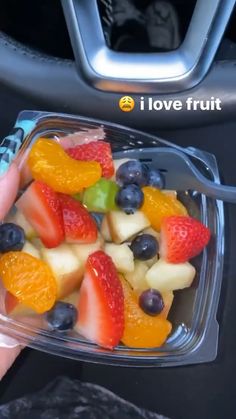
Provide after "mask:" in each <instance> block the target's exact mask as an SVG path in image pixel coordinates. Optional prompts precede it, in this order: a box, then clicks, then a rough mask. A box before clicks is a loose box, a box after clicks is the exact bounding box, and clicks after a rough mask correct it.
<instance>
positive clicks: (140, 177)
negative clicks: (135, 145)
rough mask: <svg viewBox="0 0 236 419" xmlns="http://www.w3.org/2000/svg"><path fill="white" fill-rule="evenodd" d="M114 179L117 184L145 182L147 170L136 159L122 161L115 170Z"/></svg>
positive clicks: (139, 183) (142, 183) (139, 184)
mask: <svg viewBox="0 0 236 419" xmlns="http://www.w3.org/2000/svg"><path fill="white" fill-rule="evenodd" d="M116 181H117V183H118V185H119V186H124V185H130V184H135V185H138V186H145V185H146V184H147V170H146V169H145V167H144V166H143V165H142V164H141V163H140V162H139V161H138V160H129V161H127V162H126V163H123V164H122V165H121V166H120V167H119V168H118V170H117V172H116Z"/></svg>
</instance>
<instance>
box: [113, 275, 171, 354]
mask: <svg viewBox="0 0 236 419" xmlns="http://www.w3.org/2000/svg"><path fill="white" fill-rule="evenodd" d="M120 280H121V283H122V287H123V292H124V302H125V329H124V334H123V337H122V339H121V341H122V342H123V343H124V344H125V345H127V346H130V347H134V348H154V347H158V346H161V345H163V343H164V342H165V341H166V339H167V337H168V335H169V334H170V332H171V328H172V326H171V323H170V322H169V321H168V320H166V319H165V318H164V317H163V316H161V315H158V316H155V317H152V316H148V315H147V314H145V313H144V312H143V310H142V309H141V308H140V307H139V304H138V296H137V294H136V293H135V292H134V291H133V290H132V289H131V287H130V285H129V284H128V283H127V282H126V280H125V279H124V278H123V277H120Z"/></svg>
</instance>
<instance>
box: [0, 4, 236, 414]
mask: <svg viewBox="0 0 236 419" xmlns="http://www.w3.org/2000/svg"><path fill="white" fill-rule="evenodd" d="M235 23H236V7H235V0H165V1H164V0H163V1H161V0H160V1H158V0H156V1H155V0H89V1H88V0H61V1H59V0H34V2H32V1H30V0H21V1H20V2H19V1H17V0H1V2H0V109H1V116H0V121H1V124H0V132H1V138H4V136H6V135H7V134H8V132H9V131H10V130H11V128H12V126H13V124H14V121H15V120H16V117H17V114H18V113H19V112H20V111H21V110H23V109H27V110H42V111H50V112H51V111H55V112H61V113H68V114H75V115H81V116H85V117H92V118H95V119H100V120H105V121H109V122H114V123H118V124H121V125H125V126H128V127H131V128H135V129H138V130H140V131H144V132H147V133H152V134H153V135H156V136H157V137H159V138H163V139H165V140H168V141H171V142H173V143H175V144H177V145H179V146H182V147H195V148H199V149H202V150H205V151H208V152H209V153H212V154H214V155H215V156H216V159H217V162H218V166H219V169H220V176H221V181H222V183H224V184H227V185H232V186H233V185H234V186H235V185H236V170H235V154H234V153H235V150H236V148H235V138H234V137H235V130H236V82H235V81H236V25H235ZM125 95H129V96H132V98H134V100H135V103H136V105H135V109H134V110H133V111H132V112H122V111H121V110H120V108H119V106H118V103H119V100H120V98H121V97H122V96H125ZM141 97H142V98H143V101H146V102H145V103H148V100H149V98H152V100H153V101H155V100H162V101H175V100H178V101H180V102H181V103H182V104H186V101H187V100H188V98H192V101H203V102H204V103H205V102H206V101H209V100H215V99H220V103H221V110H219V111H217V110H208V111H204V110H202V109H200V108H199V107H198V108H196V109H195V110H193V109H191V110H189V109H188V108H187V106H185V105H184V106H183V108H182V109H181V111H176V110H175V109H173V108H171V109H170V110H166V109H163V108H162V109H161V110H156V111H155V110H153V111H149V110H148V108H147V107H146V108H145V110H144V111H142V112H141V111H140V100H141V99H140V98H141ZM224 210H225V245H226V251H225V255H224V258H225V259H224V260H225V262H224V277H223V285H222V289H221V298H220V304H219V309H218V315H217V319H218V322H219V327H220V337H219V347H218V355H217V358H216V360H215V361H214V362H213V363H207V364H201V363H200V364H199V365H193V366H182V367H181V366H180V367H171V368H156V369H155V368H154V369H151V368H150V369H148V368H141V369H135V368H123V367H122V368H116V367H112V366H102V365H96V364H90V363H82V362H76V361H73V360H70V359H63V358H57V357H54V356H52V355H47V354H44V353H43V352H42V353H41V352H36V351H34V350H31V349H25V350H24V351H23V352H22V355H21V356H20V357H19V358H18V359H17V361H16V363H15V364H14V366H13V367H12V368H11V370H10V371H9V372H8V374H7V375H6V377H5V378H4V379H3V380H2V381H1V382H0V403H6V402H7V401H10V400H13V399H14V398H17V397H21V396H22V395H24V394H27V393H31V392H33V391H36V390H39V389H41V388H42V387H43V386H44V385H46V384H47V383H48V382H49V381H51V380H52V379H53V378H55V377H57V376H62V375H65V376H67V377H70V378H74V379H76V378H77V379H80V380H82V381H88V382H93V383H96V384H100V385H103V386H104V387H106V388H108V389H110V390H112V391H114V392H115V393H116V394H118V395H119V396H121V397H124V398H125V399H127V400H129V401H130V402H133V403H135V404H137V405H139V406H141V407H143V408H147V409H150V410H152V411H154V412H158V413H162V414H163V415H164V416H167V417H170V418H173V419H199V418H204V419H222V418H224V417H233V416H234V412H235V407H236V404H235V394H234V393H235V392H234V372H235V371H236V358H235V347H236V338H235V330H234V329H235V326H234V318H235V315H236V285H235V275H236V262H235V257H234V251H235V246H236V235H235V233H234V231H236V209H235V205H234V204H225V205H224ZM222 240H223V239H222ZM107 417H109V416H107Z"/></svg>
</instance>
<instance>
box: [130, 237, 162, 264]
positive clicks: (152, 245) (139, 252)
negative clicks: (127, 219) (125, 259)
mask: <svg viewBox="0 0 236 419" xmlns="http://www.w3.org/2000/svg"><path fill="white" fill-rule="evenodd" d="M130 248H131V250H132V252H133V254H134V257H135V259H139V260H148V259H152V258H153V257H154V256H156V255H157V252H158V248H159V246H158V242H157V240H156V238H155V237H154V236H152V235H151V234H142V235H140V236H137V237H135V239H134V240H133V241H132V243H131V245H130Z"/></svg>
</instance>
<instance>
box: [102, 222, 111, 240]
mask: <svg viewBox="0 0 236 419" xmlns="http://www.w3.org/2000/svg"><path fill="white" fill-rule="evenodd" d="M101 235H102V237H103V238H104V240H105V241H106V242H112V237H111V233H110V229H109V225H108V221H107V217H106V216H105V217H103V220H102V225H101Z"/></svg>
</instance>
